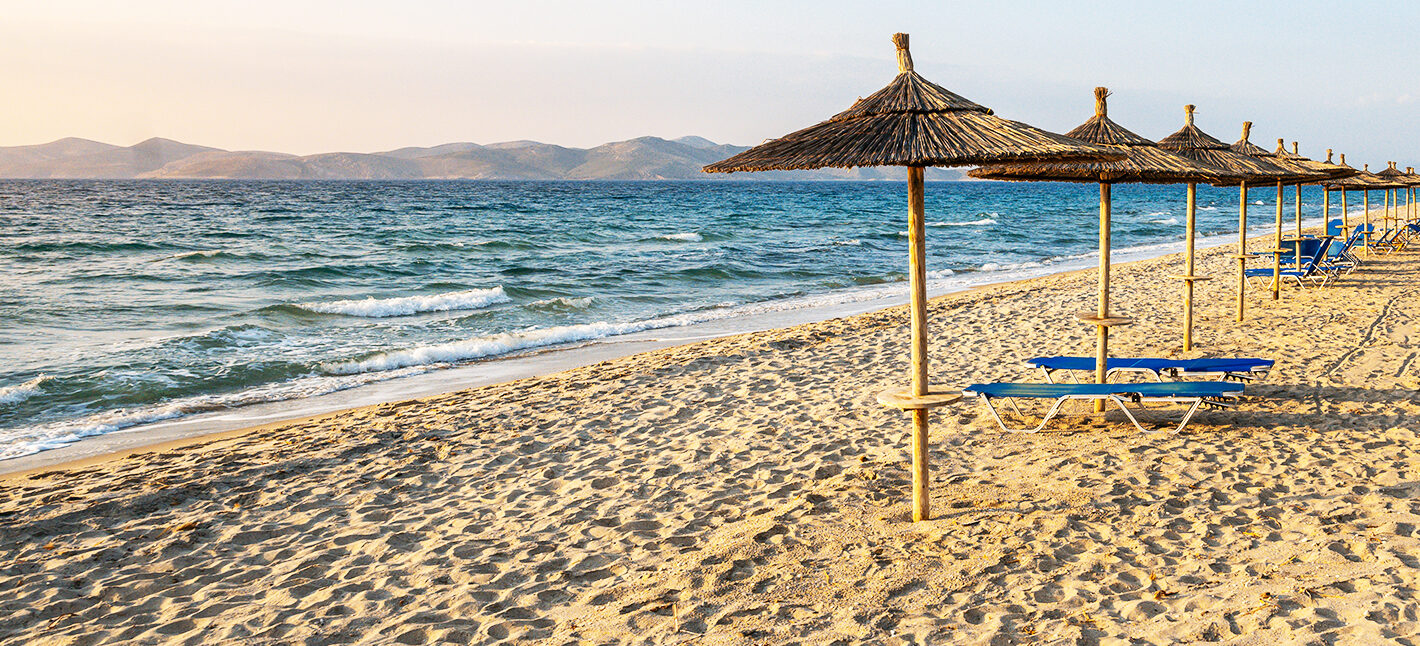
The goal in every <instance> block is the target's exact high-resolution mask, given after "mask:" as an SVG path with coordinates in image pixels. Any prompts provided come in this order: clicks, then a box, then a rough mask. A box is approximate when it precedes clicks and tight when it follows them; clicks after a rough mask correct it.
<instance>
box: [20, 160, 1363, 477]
mask: <svg viewBox="0 0 1420 646" xmlns="http://www.w3.org/2000/svg"><path fill="white" fill-rule="evenodd" d="M1183 193H1184V189H1183V187H1181V186H1132V185H1120V186H1117V187H1116V188H1115V189H1114V196H1113V197H1114V209H1115V210H1114V222H1115V226H1114V228H1113V236H1114V241H1115V248H1116V249H1133V250H1135V251H1137V252H1141V253H1148V252H1150V251H1151V250H1156V251H1155V253H1163V252H1165V251H1171V250H1173V249H1175V248H1176V245H1177V243H1178V241H1180V240H1181V239H1182V237H1183V224H1182V218H1183ZM1291 195H1292V191H1291V189H1289V190H1288V199H1289V201H1290V199H1291ZM1097 199H1098V188H1097V187H1096V186H1094V185H1068V184H999V183H988V182H944V183H932V184H929V185H928V189H927V221H928V246H927V250H928V255H929V270H930V279H931V281H932V283H933V285H934V288H936V289H938V290H939V291H940V290H942V289H948V288H956V287H964V286H969V285H972V284H981V283H986V282H994V281H999V280H1009V279H1014V278H1020V277H1024V276H1029V275H1039V274H1044V273H1050V272H1053V271H1058V270H1062V269H1066V268H1070V267H1076V266H1085V265H1088V264H1091V263H1093V262H1094V260H1093V252H1094V250H1095V246H1096V235H1097V231H1096V221H1097V213H1098V211H1097V208H1098V207H1097ZM1237 199H1238V197H1237V193H1236V191H1235V190H1234V189H1222V188H1213V187H1206V186H1203V187H1199V205H1200V211H1199V220H1198V221H1199V234H1200V235H1201V236H1210V235H1222V234H1229V233H1232V232H1235V231H1236V227H1237V208H1236V205H1237ZM1274 199H1275V193H1274V192H1271V191H1268V190H1258V191H1256V192H1255V193H1254V194H1253V195H1252V196H1251V197H1250V200H1252V201H1253V202H1254V204H1255V205H1256V206H1255V207H1254V208H1253V209H1252V210H1251V215H1252V217H1253V218H1254V221H1255V222H1258V224H1260V225H1262V227H1261V228H1260V230H1263V229H1270V222H1271V219H1272V217H1273V211H1272V206H1271V205H1272V204H1273V200H1274ZM1304 201H1305V202H1306V203H1307V205H1306V215H1307V217H1308V218H1316V217H1319V216H1320V210H1321V199H1320V194H1319V193H1317V192H1315V189H1308V190H1307V191H1305V192H1304ZM1333 208H1335V207H1333ZM1352 208H1353V210H1354V209H1358V208H1359V207H1358V206H1357V205H1353V206H1352ZM1333 213H1339V211H1336V210H1333ZM1287 214H1288V218H1289V219H1290V218H1291V217H1292V206H1291V205H1290V203H1289V204H1288V206H1287ZM905 228H906V190H905V185H904V184H901V183H895V182H876V183H830V182H820V183H771V182H733V181H731V182H722V181H713V182H712V181H699V182H626V183H618V182H453V181H442V182H433V181H431V182H334V181H332V182H255V181H253V182H238V181H193V182H182V181H0V275H3V276H4V281H3V285H0V459H7V458H13V457H17V456H21V455H26V454H30V453H34V452H36V451H42V450H45V449H48V448H53V447H56V446H61V445H63V444H66V443H69V442H73V441H75V440H77V439H79V438H82V437H85V436H90V435H95V434H102V433H108V432H112V431H115V430H118V429H124V428H128V427H133V426H135V425H141V424H145V423H151V422H154V421H157V420H169V419H174V418H178V417H182V416H187V415H192V414H195V413H201V412H206V411H214V410H222V409H228V408H233V407H240V406H244V405H249V404H254V403H260V402H271V401H280V400H289V399H294V398H302V397H310V396H312V395H317V394H322V393H327V392H332V391H336V390H342V389H349V388H353V387H358V386H362V385H366V384H371V383H374V382H380V381H384V380H390V379H397V378H400V377H403V376H408V375H412V374H416V373H424V372H428V371H434V370H440V369H444V368H447V367H449V366H453V365H462V364H467V363H469V362H479V361H487V360H490V359H494V358H497V357H504V356H507V355H509V354H511V353H521V352H528V351H532V350H545V349H548V348H557V347H563V346H565V345H567V344H574V343H589V342H593V343H595V342H598V341H600V340H605V339H609V338H614V337H615V336H617V335H622V334H627V333H631V332H637V331H643V330H651V329H658V328H671V327H678V326H687V325H694V324H697V323H704V322H708V321H725V320H732V319H735V318H736V317H744V316H747V315H750V314H754V313H763V312H772V311H787V310H794V309H798V308H807V307H813V306H821V305H832V304H835V303H850V302H857V301H866V300H870V299H875V298H881V297H883V296H887V295H897V294H902V293H904V291H905V289H906V287H905V283H904V282H903V281H904V280H905V275H904V268H905V264H906V231H905Z"/></svg>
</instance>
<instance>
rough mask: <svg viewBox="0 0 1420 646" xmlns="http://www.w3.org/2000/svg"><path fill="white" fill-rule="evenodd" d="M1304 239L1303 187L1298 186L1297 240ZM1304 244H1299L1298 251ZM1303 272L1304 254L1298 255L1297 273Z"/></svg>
mask: <svg viewBox="0 0 1420 646" xmlns="http://www.w3.org/2000/svg"><path fill="white" fill-rule="evenodd" d="M1301 239H1302V185H1301V184H1298V185H1297V240H1301ZM1301 248H1302V243H1300V242H1298V243H1297V250H1298V251H1299V252H1300V251H1301ZM1301 270H1302V254H1301V253H1298V254H1297V271H1301Z"/></svg>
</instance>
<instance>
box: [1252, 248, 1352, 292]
mask: <svg viewBox="0 0 1420 646" xmlns="http://www.w3.org/2000/svg"><path fill="white" fill-rule="evenodd" d="M1296 246H1297V248H1298V250H1299V251H1300V252H1301V254H1302V268H1301V269H1293V268H1290V267H1289V266H1288V264H1289V263H1292V264H1293V265H1295V263H1296V256H1295V255H1294V256H1292V258H1291V259H1290V260H1288V259H1283V260H1282V269H1281V270H1280V271H1279V273H1278V274H1277V276H1278V279H1279V280H1280V279H1282V278H1291V279H1292V280H1295V281H1297V285H1298V286H1301V287H1305V286H1306V283H1304V282H1302V281H1303V279H1305V280H1307V281H1310V282H1311V283H1312V284H1314V285H1325V284H1327V283H1329V282H1331V279H1332V278H1334V277H1335V268H1333V267H1330V266H1327V265H1326V264H1325V263H1324V262H1323V260H1324V259H1325V258H1326V250H1327V248H1328V247H1330V246H1331V238H1323V239H1320V240H1318V239H1315V238H1303V239H1301V240H1298V241H1297V242H1296ZM1243 275H1244V276H1246V277H1247V278H1248V279H1249V280H1251V279H1254V278H1257V279H1265V280H1266V281H1268V282H1271V281H1272V276H1273V274H1272V268H1269V267H1259V268H1257V269H1248V270H1246V271H1244V272H1243Z"/></svg>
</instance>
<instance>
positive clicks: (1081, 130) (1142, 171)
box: [967, 87, 1237, 412]
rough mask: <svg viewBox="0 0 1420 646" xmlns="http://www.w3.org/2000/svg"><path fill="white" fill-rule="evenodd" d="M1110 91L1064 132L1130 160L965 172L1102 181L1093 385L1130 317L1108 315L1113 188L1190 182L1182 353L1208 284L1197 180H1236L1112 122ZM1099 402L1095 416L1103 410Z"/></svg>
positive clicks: (1099, 94) (1098, 95) (1101, 92)
mask: <svg viewBox="0 0 1420 646" xmlns="http://www.w3.org/2000/svg"><path fill="white" fill-rule="evenodd" d="M1108 97H1109V90H1107V89H1105V88H1102V87H1097V88H1095V116H1093V117H1091V118H1090V120H1089V121H1086V122H1085V123H1084V124H1082V125H1080V127H1078V128H1075V129H1074V130H1071V131H1070V132H1067V133H1065V134H1066V136H1069V137H1074V138H1076V139H1079V140H1081V141H1088V142H1090V143H1093V144H1100V145H1105V146H1110V147H1111V148H1114V149H1117V150H1119V151H1120V152H1123V153H1124V154H1125V155H1126V157H1125V158H1124V159H1121V160H1118V161H1099V162H1039V163H1031V162H1017V163H1009V164H987V165H984V166H982V167H980V168H977V169H975V170H972V171H970V172H968V173H967V174H968V175H970V176H972V177H976V178H980V179H999V180H1012V181H1048V182H1099V185H1100V288H1099V309H1098V310H1097V311H1096V312H1095V313H1094V315H1093V316H1086V317H1082V318H1085V319H1086V320H1088V321H1091V322H1093V323H1095V325H1096V327H1097V329H1098V330H1099V331H1098V333H1097V335H1096V336H1097V338H1098V343H1097V348H1096V356H1095V381H1096V383H1104V380H1105V374H1106V369H1105V363H1106V359H1107V357H1108V343H1109V328H1110V325H1118V324H1120V323H1122V322H1125V321H1127V320H1128V319H1127V318H1126V317H1112V316H1110V315H1109V208H1110V200H1109V196H1110V186H1111V185H1113V184H1117V183H1121V182H1139V183H1146V184H1181V183H1186V184H1188V223H1187V225H1186V229H1185V231H1186V235H1185V237H1186V238H1187V240H1188V243H1187V245H1188V251H1187V253H1186V254H1185V264H1184V273H1183V275H1181V276H1174V277H1175V278H1179V279H1182V280H1183V281H1184V291H1183V349H1184V350H1191V349H1193V281H1195V280H1206V278H1205V277H1202V276H1194V275H1193V237H1194V236H1193V233H1194V222H1195V219H1196V213H1197V209H1196V205H1197V195H1198V182H1216V181H1221V180H1225V179H1230V178H1236V177H1237V176H1236V175H1234V174H1233V173H1230V172H1228V171H1226V170H1223V169H1221V168H1218V167H1216V166H1210V165H1207V164H1202V163H1199V162H1195V161H1193V160H1191V159H1189V158H1187V157H1184V156H1182V155H1178V154H1176V153H1171V152H1169V151H1167V150H1164V149H1162V148H1160V147H1159V145H1158V144H1156V143H1154V142H1152V141H1149V140H1148V139H1145V138H1143V137H1140V136H1139V135H1136V134H1134V133H1133V132H1130V131H1129V130H1127V129H1125V128H1124V127H1123V126H1121V125H1119V124H1118V123H1115V122H1114V120H1112V119H1110V118H1109V113H1108V105H1107V102H1106V100H1107V99H1108ZM1100 404H1103V401H1102V400H1101V401H1100V402H1097V404H1096V412H1099V411H1100Z"/></svg>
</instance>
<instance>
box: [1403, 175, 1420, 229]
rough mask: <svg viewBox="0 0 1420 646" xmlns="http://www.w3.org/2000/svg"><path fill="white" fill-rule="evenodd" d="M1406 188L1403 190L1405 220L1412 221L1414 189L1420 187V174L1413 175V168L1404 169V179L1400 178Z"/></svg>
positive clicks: (1413, 214)
mask: <svg viewBox="0 0 1420 646" xmlns="http://www.w3.org/2000/svg"><path fill="white" fill-rule="evenodd" d="M1401 180H1402V181H1404V182H1405V183H1406V184H1407V185H1408V186H1407V188H1406V189H1405V219H1406V220H1407V221H1413V220H1414V219H1415V187H1417V186H1420V174H1416V173H1415V167H1414V166H1406V167H1405V177H1402V178H1401Z"/></svg>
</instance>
